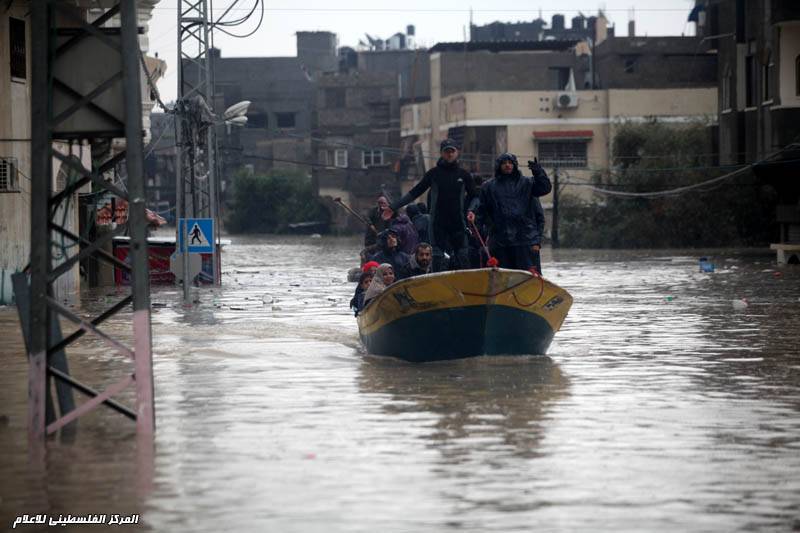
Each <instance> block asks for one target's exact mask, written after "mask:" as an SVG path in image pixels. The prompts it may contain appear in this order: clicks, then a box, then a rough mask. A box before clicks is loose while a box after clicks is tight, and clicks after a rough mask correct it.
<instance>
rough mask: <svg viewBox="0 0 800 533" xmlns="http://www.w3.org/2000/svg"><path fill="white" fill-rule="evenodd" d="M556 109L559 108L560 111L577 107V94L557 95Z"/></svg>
mask: <svg viewBox="0 0 800 533" xmlns="http://www.w3.org/2000/svg"><path fill="white" fill-rule="evenodd" d="M556 107H559V108H561V109H567V108H570V107H578V94H577V93H558V96H557V97H556Z"/></svg>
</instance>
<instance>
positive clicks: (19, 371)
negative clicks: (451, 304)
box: [0, 236, 800, 533]
mask: <svg viewBox="0 0 800 533" xmlns="http://www.w3.org/2000/svg"><path fill="white" fill-rule="evenodd" d="M232 240H233V243H232V244H231V245H230V246H229V247H228V248H227V249H226V252H225V257H224V264H223V281H224V286H223V287H221V288H217V289H213V288H205V289H201V290H199V291H198V292H197V294H198V298H199V303H197V304H195V305H193V306H191V307H189V308H184V306H183V305H182V303H181V297H180V296H181V295H180V293H179V291H178V290H176V289H175V288H174V287H162V288H159V287H156V288H154V292H153V295H152V301H153V304H154V313H153V336H154V352H155V355H154V375H155V391H156V422H157V433H156V439H155V453H154V455H153V456H148V454H147V453H143V451H142V449H141V448H140V449H137V443H136V438H135V431H134V425H133V423H131V422H130V421H129V420H128V419H126V418H124V417H122V416H120V415H118V414H117V413H115V412H113V411H109V410H107V409H100V410H97V411H95V412H94V413H93V414H91V415H89V416H87V417H84V418H81V419H80V420H79V422H78V427H77V430H76V431H74V432H65V433H64V434H62V435H60V436H58V437H55V438H52V439H50V440H49V443H48V447H47V457H46V461H45V464H44V467H43V468H38V469H37V468H33V467H32V466H31V465H30V463H29V462H28V454H27V435H26V390H27V382H26V379H27V378H26V376H27V374H26V373H27V365H26V359H25V355H24V348H23V344H22V340H21V337H20V334H19V328H18V323H17V318H16V310H15V309H14V308H0V332H2V334H1V335H0V361H1V362H2V366H1V367H0V368H2V371H0V530H10V529H11V527H12V524H13V522H14V520H15V517H17V516H19V515H23V514H29V515H31V514H48V515H49V516H53V515H58V514H67V513H70V514H73V515H85V514H87V513H91V514H99V513H106V514H109V515H110V514H139V515H140V520H139V523H138V524H136V525H125V526H113V527H107V528H103V527H102V526H86V525H84V526H77V525H73V526H67V527H63V530H66V531H90V532H91V531H101V530H104V529H108V530H112V531H164V532H209V533H210V532H219V531H225V532H250V531H253V532H255V531H275V532H317V531H318V532H394V531H413V532H417V531H426V532H428V531H430V532H441V531H472V532H486V531H503V532H506V531H670V532H675V531H748V532H749V531H792V530H794V531H799V530H800V343H799V342H798V338H799V336H800V267H796V266H785V267H778V266H776V265H775V258H774V256H771V255H769V254H766V253H763V252H760V253H757V252H753V251H721V250H713V251H710V250H699V251H694V250H679V251H649V252H648V251H636V252H620V251H602V252H598V251H576V250H561V251H558V252H557V253H554V252H552V251H550V250H549V249H548V250H545V253H544V258H543V259H544V271H545V276H546V277H547V278H549V279H550V280H552V281H554V282H555V283H557V284H559V285H561V286H562V287H564V288H566V289H567V290H568V291H570V293H571V294H572V295H573V297H574V299H575V303H574V305H573V307H572V310H571V311H570V314H569V315H568V317H567V320H566V322H565V324H564V327H563V328H562V330H561V331H560V332H559V333H558V334H557V335H556V338H555V340H554V342H553V344H552V346H551V348H550V353H549V354H548V356H531V357H527V356H520V357H496V358H476V359H471V360H462V361H452V362H445V363H436V364H423V365H420V364H409V363H404V362H400V361H397V360H393V359H388V358H381V357H373V356H368V355H366V354H365V353H364V352H363V349H362V348H361V345H360V342H359V339H358V330H357V326H356V322H355V320H354V319H353V316H352V313H351V312H350V311H349V309H348V301H349V300H350V298H351V296H352V293H353V289H354V284H351V283H348V282H346V280H345V273H346V270H347V269H348V268H349V267H351V266H353V260H354V258H355V257H357V255H356V254H357V249H358V242H357V240H356V239H336V238H323V239H312V238H306V237H297V238H278V237H269V236H263V237H248V238H240V237H235V236H234V237H233V238H232ZM701 255H709V256H710V259H711V261H712V262H713V263H714V264H715V267H716V268H715V272H714V273H701V272H699V269H698V258H699V257H700V256H701ZM115 298H118V296H117V295H116V291H115V289H113V288H107V289H102V290H92V291H89V292H85V293H84V294H83V296H82V298H81V300H80V301H79V302H77V303H76V304H75V307H76V309H77V310H78V311H79V312H81V313H87V314H88V313H89V312H92V311H95V310H98V309H101V308H102V307H103V306H108V305H110V303H111V302H113V301H114V300H115ZM741 300H746V302H745V301H741ZM734 301H738V302H739V303H737V304H736V305H734ZM129 320H130V315H129V314H128V315H122V316H120V317H118V318H115V319H113V320H112V321H111V322H109V323H108V325H107V329H108V330H109V331H111V332H114V333H115V335H117V336H120V337H123V338H127V340H128V342H130V336H131V335H130V329H129V324H130V322H129ZM69 363H70V366H71V371H72V373H73V374H74V375H75V376H76V377H78V378H79V379H82V380H84V381H86V382H88V383H89V384H92V385H93V386H95V387H97V388H103V387H104V384H108V383H110V380H112V379H119V378H120V377H121V376H124V375H125V374H126V373H129V372H130V371H131V366H130V363H129V362H128V361H127V360H126V359H125V358H124V357H123V356H121V355H118V354H116V353H113V352H111V351H110V350H108V349H107V348H106V345H105V344H103V343H101V342H100V341H99V340H96V339H93V338H90V337H88V336H87V337H85V338H84V339H82V341H81V342H80V343H79V344H78V345H77V346H76V347H74V348H73V349H71V351H70V352H69ZM78 398H79V399H80V401H82V398H80V397H78ZM119 398H120V400H121V401H122V402H125V403H128V404H129V405H130V404H131V400H132V393H131V392H130V391H128V392H126V393H124V394H122V395H121V396H120V397H119ZM58 527H59V526H56V529H55V530H58ZM52 530H54V528H53V527H50V526H37V525H24V524H20V525H18V526H17V528H16V529H15V530H14V531H22V532H29V531H52Z"/></svg>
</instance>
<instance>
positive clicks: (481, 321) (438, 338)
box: [358, 268, 572, 362]
mask: <svg viewBox="0 0 800 533" xmlns="http://www.w3.org/2000/svg"><path fill="white" fill-rule="evenodd" d="M570 306H572V296H570V294H569V293H568V292H567V291H565V290H564V289H562V288H561V287H559V286H557V285H555V284H553V283H551V282H549V281H547V280H545V279H544V278H540V277H538V276H534V275H532V274H531V273H530V272H527V271H523V270H507V269H502V268H499V269H498V268H484V269H478V270H457V271H451V272H439V273H436V274H428V275H425V276H418V277H414V278H409V279H405V280H401V281H399V282H397V283H395V284H393V285H391V286H390V287H388V288H387V289H386V290H385V291H384V292H383V293H382V294H380V295H379V296H377V297H376V298H374V299H373V300H372V301H370V302H369V304H367V306H366V307H365V308H364V309H363V310H362V311H361V312H360V313H359V315H358V330H359V334H360V336H361V341H362V342H363V343H364V346H366V348H367V351H368V352H369V353H371V354H376V355H390V356H393V357H398V358H400V359H405V360H407V361H414V362H424V361H439V360H445V359H460V358H464V357H474V356H479V355H504V354H542V355H543V354H545V353H546V352H547V348H548V347H549V346H550V342H551V341H552V340H553V336H554V335H555V333H556V332H557V331H558V330H559V328H560V327H561V324H562V323H563V322H564V319H565V318H566V316H567V312H568V311H569V308H570Z"/></svg>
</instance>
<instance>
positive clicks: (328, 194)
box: [312, 49, 430, 231]
mask: <svg viewBox="0 0 800 533" xmlns="http://www.w3.org/2000/svg"><path fill="white" fill-rule="evenodd" d="M429 60H430V58H429V56H428V54H427V53H426V52H425V51H421V50H408V49H400V50H381V51H377V50H375V51H365V52H357V53H356V61H355V62H354V64H355V66H354V67H352V66H351V67H350V68H343V69H342V70H340V72H338V73H336V74H328V75H323V76H321V77H319V78H318V80H317V97H316V101H315V109H316V111H315V115H314V116H315V120H314V127H313V133H312V139H313V149H314V153H315V155H316V163H315V166H314V167H313V183H314V187H315V190H316V192H317V194H318V195H319V196H320V197H322V198H327V199H328V200H332V199H333V198H341V199H342V200H343V201H345V202H347V203H348V205H350V206H351V207H353V208H354V209H356V210H357V211H360V212H365V211H367V210H368V209H369V208H370V207H372V206H374V204H375V199H376V197H377V196H378V195H379V194H387V195H389V196H390V197H392V198H397V197H398V196H399V195H400V194H402V193H403V192H405V190H407V187H405V184H406V183H407V180H406V179H405V178H406V176H407V175H408V170H409V169H408V162H409V160H411V159H412V158H411V157H410V153H409V152H408V150H407V147H404V146H402V145H401V141H400V106H401V104H402V103H404V102H414V101H423V100H426V99H428V98H429V97H430V81H429V76H430V63H429ZM342 64H343V65H347V63H342ZM404 187H405V188H404ZM330 212H331V215H332V216H333V220H332V222H333V226H334V228H335V229H336V230H337V231H343V230H345V231H358V230H361V229H363V228H362V227H360V226H358V222H357V221H355V220H354V219H353V218H352V217H348V216H346V213H344V211H342V210H341V209H340V208H339V207H336V206H333V205H331V208H330Z"/></svg>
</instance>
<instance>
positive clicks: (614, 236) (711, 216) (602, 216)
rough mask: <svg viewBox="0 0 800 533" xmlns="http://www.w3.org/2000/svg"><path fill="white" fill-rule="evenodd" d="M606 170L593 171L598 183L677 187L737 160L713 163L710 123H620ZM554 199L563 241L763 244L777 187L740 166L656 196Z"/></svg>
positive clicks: (592, 244)
mask: <svg viewBox="0 0 800 533" xmlns="http://www.w3.org/2000/svg"><path fill="white" fill-rule="evenodd" d="M615 133H616V135H615V138H614V148H613V163H614V167H613V170H612V171H611V172H606V173H605V174H596V175H595V176H594V178H593V180H592V181H593V182H594V184H595V185H596V186H597V187H601V188H604V189H611V190H620V191H628V192H652V191H662V190H669V189H675V188H678V187H682V186H686V185H693V184H696V183H701V182H705V181H708V180H709V179H712V178H714V177H717V176H721V175H723V174H727V173H729V172H731V171H733V170H735V169H736V168H737V167H730V168H716V167H714V160H713V157H712V156H711V152H712V146H711V137H710V133H709V130H708V128H707V127H706V126H705V125H704V124H700V123H694V124H689V125H682V126H678V127H676V126H671V125H665V124H660V123H648V124H624V125H622V126H619V127H618V129H617V131H616V132H615ZM565 193H566V194H563V195H562V196H561V198H560V204H559V224H560V226H559V230H560V234H561V241H562V244H563V245H564V246H571V247H582V248H660V247H696V246H752V245H761V244H765V243H768V242H769V241H770V238H771V234H772V231H773V223H772V220H773V217H774V212H775V203H776V194H775V191H774V190H773V189H772V188H771V187H769V186H765V185H763V184H761V183H759V182H758V180H757V179H756V178H755V176H753V174H752V172H743V173H741V174H739V175H737V176H735V177H733V178H730V179H726V180H722V181H721V182H718V183H714V184H711V185H709V186H707V187H701V188H697V189H693V190H691V191H689V192H687V193H683V194H679V195H674V196H664V197H659V198H653V199H647V198H623V197H617V196H599V197H598V198H599V200H600V203H587V202H583V201H581V200H580V199H578V198H577V197H576V196H574V195H570V194H569V189H566V191H565Z"/></svg>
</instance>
